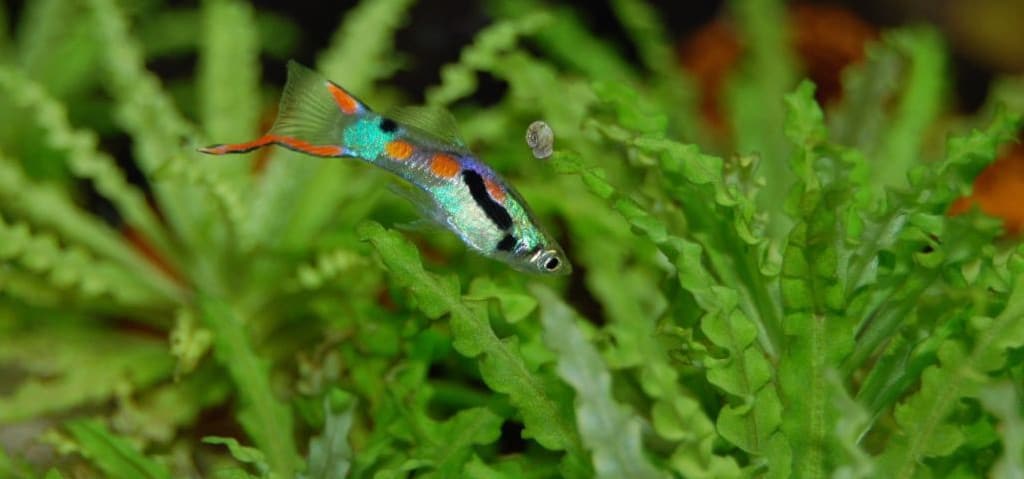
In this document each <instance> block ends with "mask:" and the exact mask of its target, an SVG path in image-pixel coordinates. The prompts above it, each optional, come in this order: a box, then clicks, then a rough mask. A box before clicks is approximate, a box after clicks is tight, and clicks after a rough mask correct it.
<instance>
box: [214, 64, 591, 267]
mask: <svg viewBox="0 0 1024 479" xmlns="http://www.w3.org/2000/svg"><path fill="white" fill-rule="evenodd" d="M269 145H278V146H283V147H285V148H288V149H290V150H294V151H298V152H300V153H305V154H307V155H313V156H320V157H354V158H360V159H362V160H364V161H367V162H369V163H371V164H373V165H376V166H379V167H381V168H384V169H385V170H388V171H390V172H392V173H394V174H396V175H398V176H399V177H401V178H403V179H405V180H406V181H408V182H409V183H411V184H412V185H413V186H415V187H416V188H410V189H408V190H409V192H408V193H406V195H405V196H407V197H408V198H409V199H410V200H412V201H413V202H414V203H415V204H416V205H417V206H418V207H419V208H420V209H421V211H422V212H423V214H424V215H426V216H427V217H428V218H429V219H431V220H433V221H435V222H437V223H439V224H440V225H442V226H443V227H445V228H447V229H449V230H451V231H452V232H454V233H455V234H456V235H458V236H459V237H460V238H461V239H462V241H463V242H464V243H466V245H468V246H469V247H470V248H472V249H473V250H476V251H478V252H479V253H481V254H483V255H484V256H487V257H490V258H494V259H497V260H500V261H504V262H506V263H508V264H510V265H511V266H513V267H514V268H516V269H520V270H523V271H529V272H536V273H546V274H568V273H569V272H570V270H571V269H572V267H571V266H570V264H569V261H568V260H567V259H566V257H565V253H563V252H562V248H561V247H559V246H558V243H556V242H555V240H554V239H552V238H551V236H550V235H548V234H547V233H546V232H545V231H544V230H543V229H542V228H541V227H540V226H539V225H538V224H537V222H536V221H535V220H534V218H533V215H532V214H531V213H530V210H529V209H528V208H527V206H526V202H524V201H523V198H522V197H521V196H520V195H519V193H517V192H516V190H514V189H513V188H512V187H511V186H510V185H509V184H508V183H506V182H505V181H504V180H503V179H502V178H501V177H500V176H498V174H497V173H495V172H494V170H492V169H491V168H490V167H488V166H487V165H485V164H484V163H483V162H481V161H480V160H479V159H478V158H477V157H476V156H474V155H473V153H471V152H470V151H469V149H468V148H466V146H465V144H464V142H463V141H462V140H461V139H460V138H459V136H458V134H457V133H456V128H455V120H454V118H452V116H451V114H449V113H447V112H445V111H444V110H433V109H429V108H415V107H414V108H401V109H397V110H395V111H394V112H390V113H389V114H387V115H381V114H378V113H376V112H374V111H373V110H371V109H370V108H369V107H367V106H366V105H365V104H363V102H361V101H359V100H358V99H357V98H356V97H355V96H353V95H352V94H350V93H349V92H347V91H345V89H343V88H342V87H340V86H338V85H337V84H335V83H334V82H331V81H330V80H327V79H326V78H324V77H323V76H321V75H320V74H318V73H316V72H314V71H312V70H310V69H308V68H305V67H303V66H301V65H299V64H298V63H296V62H294V61H291V62H289V63H288V81H287V82H286V83H285V87H284V93H283V94H282V97H281V103H280V107H279V110H278V115H277V119H276V120H275V121H274V125H273V127H271V129H270V131H269V132H267V133H266V134H265V135H263V136H262V137H260V138H258V139H256V140H253V141H250V142H247V143H237V144H230V145H213V146H209V147H206V148H202V149H200V150H199V151H201V152H203V153H209V154H213V155H224V154H230V153H246V152H249V151H252V150H255V149H257V148H262V147H264V146H269Z"/></svg>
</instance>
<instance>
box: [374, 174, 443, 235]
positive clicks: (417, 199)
mask: <svg viewBox="0 0 1024 479" xmlns="http://www.w3.org/2000/svg"><path fill="white" fill-rule="evenodd" d="M388 190H390V191H391V192H392V193H394V194H395V195H397V196H399V197H402V198H405V200H406V201H408V202H409V203H412V205H413V206H414V207H415V208H416V210H417V211H418V212H419V214H420V216H422V217H423V218H422V219H419V220H416V221H413V222H411V223H410V225H413V224H417V223H419V222H421V221H422V222H425V223H431V224H433V225H435V226H437V227H438V228H442V229H447V228H448V214H447V213H445V212H444V210H442V209H441V207H440V206H438V204H437V202H436V201H434V198H433V197H432V196H430V194H428V193H427V192H426V191H423V190H421V189H419V188H417V187H414V186H411V185H408V184H404V183H403V184H399V183H391V184H389V185H388ZM407 229H412V228H407Z"/></svg>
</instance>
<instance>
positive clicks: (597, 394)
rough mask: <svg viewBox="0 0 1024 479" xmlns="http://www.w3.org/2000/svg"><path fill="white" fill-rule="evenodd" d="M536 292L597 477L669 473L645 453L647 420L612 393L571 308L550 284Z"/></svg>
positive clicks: (548, 339)
mask: <svg viewBox="0 0 1024 479" xmlns="http://www.w3.org/2000/svg"><path fill="white" fill-rule="evenodd" d="M532 292H533V294H535V295H536V296H537V299H538V301H540V303H541V304H542V305H543V310H542V314H541V321H542V322H543V323H544V337H545V342H546V343H547V344H548V347H550V348H551V349H553V350H555V352H557V353H558V355H559V360H558V374H559V375H560V376H561V377H562V379H563V380H565V381H566V382H568V383H569V384H570V385H572V387H573V389H575V390H576V423H577V426H578V427H579V430H580V437H581V438H582V439H583V443H584V444H585V445H586V446H587V448H588V449H590V451H591V454H593V463H594V471H595V472H596V473H597V477H604V478H616V477H632V478H654V477H668V475H667V474H665V472H664V471H660V470H658V469H657V468H656V467H654V465H652V464H651V463H650V461H649V460H648V459H647V458H646V457H644V453H643V447H642V443H641V437H640V429H641V426H642V423H641V421H640V419H639V418H638V417H636V416H635V415H634V414H632V413H631V412H630V411H628V410H627V409H626V408H625V407H623V406H622V405H621V404H619V403H617V402H616V401H615V399H614V398H613V397H612V388H611V374H610V373H609V372H608V369H607V368H606V367H605V366H604V364H603V361H602V360H601V356H600V355H599V354H598V353H597V350H595V349H594V347H593V346H591V345H590V344H589V343H588V342H587V340H586V338H584V336H583V334H582V333H581V332H580V330H579V329H578V328H577V327H576V325H575V324H574V322H575V317H574V315H573V313H572V310H570V309H569V308H568V307H567V306H566V305H565V304H563V303H562V302H561V301H559V300H558V297H557V296H556V295H555V293H554V292H552V291H551V290H549V289H547V288H542V287H539V286H537V287H534V288H532Z"/></svg>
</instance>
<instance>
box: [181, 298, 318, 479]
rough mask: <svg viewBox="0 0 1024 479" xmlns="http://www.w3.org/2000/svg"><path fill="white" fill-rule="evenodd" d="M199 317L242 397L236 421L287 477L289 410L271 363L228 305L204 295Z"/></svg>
mask: <svg viewBox="0 0 1024 479" xmlns="http://www.w3.org/2000/svg"><path fill="white" fill-rule="evenodd" d="M201 307H202V311H201V314H202V318H203V322H204V324H205V325H206V327H207V328H209V329H210V331H211V332H213V351H214V356H216V358H217V361H218V362H220V363H221V365H222V366H223V367H224V368H225V369H227V371H228V373H229V374H230V376H231V379H232V381H233V382H234V384H235V388H236V389H237V391H238V394H239V396H240V398H241V405H240V408H239V411H238V413H237V414H238V415H237V417H238V422H239V423H241V425H242V427H244V428H245V430H246V432H247V433H248V434H249V436H250V437H251V438H252V440H253V442H254V443H255V444H256V445H257V447H258V448H259V450H260V451H262V453H263V454H266V459H267V463H268V464H269V465H270V468H271V469H272V470H273V471H274V472H275V473H277V474H280V475H281V476H284V477H290V476H291V475H292V472H293V471H294V470H295V468H296V467H297V466H298V457H299V456H298V451H297V448H296V447H295V440H294V436H293V433H294V432H293V430H292V413H291V410H290V409H289V408H288V406H287V405H285V404H282V403H281V401H280V400H279V399H278V398H277V397H276V395H275V394H274V390H273V388H272V387H271V384H270V367H269V366H268V365H267V363H266V360H265V359H263V358H260V357H259V356H257V355H256V352H255V351H254V350H253V347H252V344H251V342H250V340H249V337H248V331H246V329H245V327H244V325H243V323H242V322H241V320H240V319H239V317H238V316H237V315H236V313H235V312H234V311H232V310H231V308H230V306H228V305H227V304H225V303H223V302H220V301H218V300H216V299H213V298H203V300H202V304H201Z"/></svg>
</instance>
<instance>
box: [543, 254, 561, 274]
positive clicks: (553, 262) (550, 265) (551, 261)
mask: <svg viewBox="0 0 1024 479" xmlns="http://www.w3.org/2000/svg"><path fill="white" fill-rule="evenodd" d="M561 265H562V262H561V261H558V258H555V257H551V258H548V260H547V261H546V262H544V269H546V270H548V271H555V270H557V269H558V267H559V266H561Z"/></svg>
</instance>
